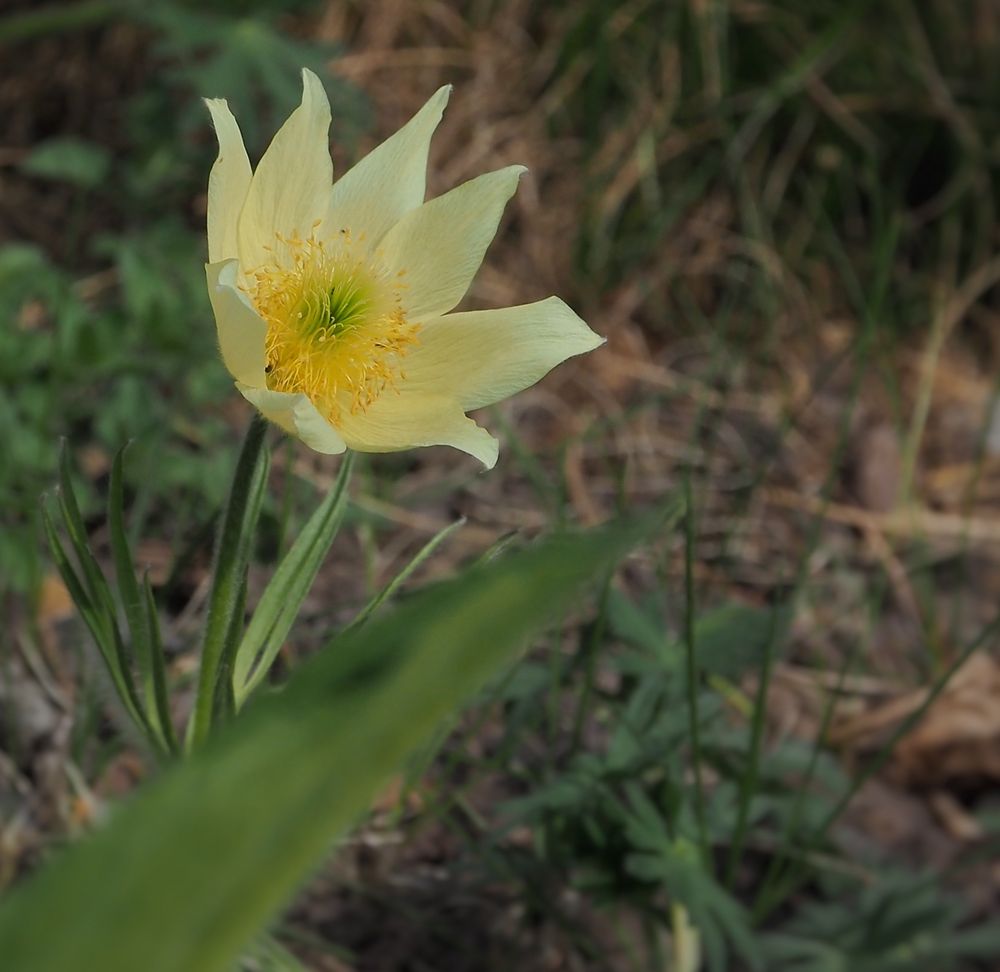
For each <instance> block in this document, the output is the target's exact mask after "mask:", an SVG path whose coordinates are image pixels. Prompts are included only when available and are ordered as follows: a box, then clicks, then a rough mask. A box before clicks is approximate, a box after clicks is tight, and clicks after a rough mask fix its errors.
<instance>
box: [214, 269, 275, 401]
mask: <svg viewBox="0 0 1000 972" xmlns="http://www.w3.org/2000/svg"><path fill="white" fill-rule="evenodd" d="M238 273H239V264H238V263H237V261H236V260H222V261H221V262H219V263H209V264H207V265H206V267H205V276H206V277H207V278H208V297H209V300H211V302H212V310H213V311H214V312H215V327H216V330H217V332H218V336H219V349H220V350H221V352H222V360H223V361H224V362H225V365H226V367H227V368H228V369H229V373H230V374H231V375H232V376H233V377H234V378H235V379H236V380H237V381H241V382H244V383H246V384H247V385H259V386H262V385H263V384H264V366H265V364H266V361H265V354H264V339H265V337H266V336H267V323H266V322H265V321H264V320H263V319H262V318H261V316H260V315H259V314H258V313H257V311H256V310H254V308H253V305H252V304H251V303H250V301H249V299H248V298H247V296H246V294H244V293H243V291H242V290H240V289H239V288H238V287H237V285H236V281H237V276H238Z"/></svg>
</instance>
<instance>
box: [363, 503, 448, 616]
mask: <svg viewBox="0 0 1000 972" xmlns="http://www.w3.org/2000/svg"><path fill="white" fill-rule="evenodd" d="M465 522H466V521H465V517H464V516H463V517H461V519H458V520H456V521H455V522H454V523H449V524H448V526H446V527H444V528H442V529H441V530H439V531H438V532H437V533H435V534H434V536H433V537H431V538H430V540H428V541H427V543H425V544H424V545H423V546H422V547H421V548H420V550H418V551H417V553H416V555H415V556H414V557H413V559H412V560H411V561H410V562H409V563H408V564H407V565H406V566H405V567H404V568H403V569H402V570H401V571H400V572H399V573H398V574H396V576H395V577H393V579H392V580H391V581H389V583H388V584H386V585H385V587H383V588H382V590H380V591H379V592H378V594H376V595H375V596H374V597H373V598H372V599H371V600H370V601H369V602H368V603H367V604H366V605H365V606H364V607H363V608H362V609H361V610H360V611H359V612H358V615H357V617H356V618H355V619H354V620H353V621H352V622H351V623H350V624H349V625H348V626H347V628H346V629H345V634H346V633H347V632H348V631H353V630H354V629H355V628H359V627H361V625H363V624H364V623H365V622H366V621H367V620H368V619H369V618H370V617H371V616H372V615H373V614H374V613H375V612H376V611H377V610H378V609H379V608H380V607H381V606H382V605H383V604H385V602H386V601H388V600H389V599H390V598H391V597H392V596H393V595H394V594H395V593H396V591H398V590H399V589H400V588H401V587H402V586H403V585H404V584H405V583H406V582H407V581H408V580H409V579H410V577H412V576H413V573H414V572H415V571H416V570H417V568H418V567H419V566H420V565H421V564H422V563H424V561H425V560H427V558H428V557H430V555H431V554H432V553H434V551H435V550H437V548H438V547H439V546H440V545H441V544H442V543H444V541H445V540H447V539H448V537H450V536H451V535H452V534H453V533H454V532H455V531H456V530H458V529H460V528H461V527H463V526H465Z"/></svg>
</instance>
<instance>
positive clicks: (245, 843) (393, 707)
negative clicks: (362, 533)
mask: <svg viewBox="0 0 1000 972" xmlns="http://www.w3.org/2000/svg"><path fill="white" fill-rule="evenodd" d="M649 526H650V525H649V523H648V522H647V523H641V524H636V523H632V524H629V525H615V526H612V527H609V528H605V529H602V530H599V531H594V532H592V533H589V534H586V535H576V536H562V537H557V538H554V539H551V540H549V541H547V542H545V543H542V544H540V545H538V546H537V547H535V548H534V549H531V550H529V551H526V552H523V553H519V554H516V555H512V556H510V557H506V558H499V559H498V560H497V561H494V562H493V563H491V564H489V565H486V566H484V567H481V568H478V569H475V570H470V571H468V572H467V573H466V574H465V575H464V576H463V577H461V578H460V579H457V580H455V581H453V582H451V583H449V584H445V585H441V586H439V587H436V588H434V589H433V590H430V591H427V592H425V593H424V594H422V595H420V596H417V597H414V598H413V599H412V600H411V601H410V602H409V603H408V604H406V605H405V606H404V607H402V608H400V609H399V610H398V611H397V612H396V613H394V614H392V615H390V616H388V617H386V618H384V619H382V618H379V619H375V620H373V621H372V622H371V623H370V624H368V625H366V626H365V627H363V628H361V629H359V630H358V631H357V632H356V633H355V634H354V635H353V636H349V637H347V638H345V639H343V640H342V641H341V642H339V643H338V645H337V650H336V651H326V652H323V653H321V654H319V655H318V656H316V657H314V658H313V659H311V660H310V661H309V662H307V663H306V664H304V665H303V666H302V667H301V668H300V669H299V670H298V671H296V672H295V673H294V674H293V676H292V678H291V679H290V680H289V683H288V684H287V686H286V687H285V689H284V690H283V691H282V692H280V693H278V694H276V695H273V696H268V697H265V698H262V699H260V700H259V701H257V702H256V703H255V704H253V705H250V706H248V707H247V710H246V712H245V713H244V715H242V716H241V717H240V718H239V719H237V720H236V721H234V722H232V723H230V724H228V725H227V726H226V727H225V729H224V730H223V731H222V732H220V733H219V735H218V736H217V737H214V738H213V739H212V740H211V741H210V742H209V744H208V745H207V746H205V747H204V748H203V749H200V750H198V751H197V752H196V753H195V754H194V755H193V756H192V758H191V759H190V760H188V761H186V762H185V763H183V764H180V765H178V766H176V767H175V768H173V769H172V770H170V771H168V772H167V773H165V774H164V776H163V777H161V778H160V779H159V780H158V781H157V782H156V783H154V784H152V785H151V786H149V788H148V789H146V790H145V791H144V792H141V793H139V794H138V795H137V796H136V797H135V798H134V799H133V800H132V801H131V803H130V804H129V805H127V806H125V807H123V808H122V809H121V810H120V811H119V813H118V815H117V817H116V819H114V820H112V821H111V823H110V824H109V825H108V826H107V828H106V829H104V830H102V831H101V832H99V833H97V834H95V835H93V836H92V837H91V838H90V839H89V840H87V841H85V842H83V843H82V844H80V845H78V846H76V847H74V848H71V849H69V850H68V851H66V852H65V853H64V854H63V856H62V857H61V858H60V859H57V860H55V861H53V862H52V863H51V865H50V866H49V868H48V870H47V871H45V872H43V873H42V874H40V875H39V876H38V877H37V878H36V879H35V880H34V881H31V882H29V884H28V885H27V886H25V887H24V888H22V889H21V891H20V892H19V893H17V894H15V895H14V896H12V897H11V898H10V899H9V900H8V901H7V902H6V903H5V905H4V906H3V907H2V908H0V954H2V955H3V956H4V963H5V965H6V966H8V967H10V968H16V969H17V970H18V972H43V970H44V972H52V970H55V969H100V970H102V972H135V970H136V969H143V970H144V972H168V970H169V972H180V970H184V972H212V970H222V969H227V968H229V967H230V963H231V962H232V960H233V959H234V957H235V956H236V954H237V953H238V952H239V950H240V949H241V948H243V947H244V946H246V944H247V943H248V942H249V941H250V939H251V938H252V937H253V935H254V934H255V933H256V932H257V931H259V930H260V928H261V926H262V925H264V923H265V922H266V921H267V920H268V919H269V918H270V917H271V916H272V915H273V913H274V912H275V910H276V909H278V908H279V907H280V906H281V905H282V904H283V903H284V902H285V901H286V900H287V899H288V896H289V894H290V893H291V892H292V891H293V890H294V888H295V886H296V885H297V884H298V882H299V881H301V879H302V877H303V876H304V875H305V874H306V873H307V872H308V871H309V870H310V869H311V868H313V867H315V866H316V865H317V863H318V862H319V861H320V860H321V859H322V856H323V854H324V853H325V852H326V851H327V850H328V848H329V846H330V841H331V840H332V839H333V838H334V837H335V836H336V835H337V834H339V833H341V832H342V831H343V830H344V829H345V828H347V827H348V826H350V824H351V823H352V822H353V821H354V820H355V819H356V817H357V815H358V814H360V813H362V812H363V811H364V810H365V808H366V806H367V805H368V801H369V800H370V799H371V796H372V794H373V793H374V792H375V790H376V788H377V786H378V785H379V784H380V783H381V782H382V781H383V780H384V779H385V777H386V775H387V774H389V773H390V772H391V771H392V770H393V769H394V768H395V767H397V766H398V765H399V763H400V762H401V760H402V758H403V757H404V755H405V754H406V753H407V752H408V751H410V750H412V749H413V748H414V747H415V746H417V745H418V744H419V743H420V742H421V741H422V740H424V739H426V738H427V736H428V735H429V734H430V733H431V732H432V731H433V729H434V728H435V726H436V725H437V724H438V722H439V721H440V720H441V718H442V717H443V716H445V715H446V714H447V713H448V712H449V711H450V710H451V709H452V708H453V707H454V706H455V705H457V704H458V703H460V702H461V701H462V700H463V699H465V698H467V697H469V695H470V694H471V693H472V692H474V691H475V690H476V689H477V688H478V687H479V686H481V685H482V684H483V682H484V681H485V680H486V679H487V678H488V677H489V676H490V675H491V674H493V673H494V672H495V671H496V669H497V668H498V667H499V666H500V665H502V664H504V663H505V662H506V661H508V660H509V659H510V657H511V656H512V654H513V652H514V651H515V650H516V649H517V648H518V647H519V646H522V645H523V643H524V640H525V638H526V637H527V635H528V634H529V633H530V632H532V631H534V630H536V629H537V628H538V627H539V626H540V625H541V624H543V623H544V622H545V621H546V620H548V619H551V618H552V617H553V616H556V615H557V614H558V613H559V612H560V611H562V610H564V609H566V608H568V607H569V606H570V605H571V604H574V603H577V598H578V597H579V591H580V588H581V587H582V586H583V585H585V584H586V583H587V582H588V581H589V580H590V579H591V578H594V577H596V576H599V575H600V574H601V573H602V572H604V571H606V570H607V569H608V568H609V567H610V566H611V565H612V564H613V563H614V562H615V561H616V560H617V559H618V558H619V557H621V555H622V554H623V553H624V552H625V551H626V550H627V549H628V548H629V547H630V546H632V545H633V544H634V543H636V542H638V540H639V539H640V538H641V537H642V536H644V535H646V534H648V530H649ZM53 929H58V933H57V934H56V933H53V931H52V930H53Z"/></svg>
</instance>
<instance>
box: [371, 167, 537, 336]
mask: <svg viewBox="0 0 1000 972" xmlns="http://www.w3.org/2000/svg"><path fill="white" fill-rule="evenodd" d="M526 171H527V169H525V168H524V166H521V165H512V166H509V167H508V168H506V169H500V170H499V171H497V172H489V173H487V174H486V175H482V176H479V177H478V178H477V179H472V180H470V181H469V182H466V183H464V184H463V185H461V186H459V187H458V188H457V189H452V190H451V192H447V193H445V194H444V195H443V196H438V197H437V199H432V200H431V201H430V202H426V203H424V204H423V205H422V206H420V207H419V208H418V209H414V210H412V211H411V212H409V213H407V214H406V215H405V216H404V217H403V218H402V219H401V220H400V221H399V222H398V223H396V225H395V226H393V228H392V229H391V230H389V232H388V233H386V235H385V238H384V239H383V240H382V244H381V246H380V247H379V253H380V255H381V257H382V259H383V261H384V262H385V264H386V266H387V267H389V269H390V270H391V271H393V272H401V273H402V277H401V278H400V280H401V282H402V285H403V291H402V300H403V306H404V308H405V310H406V312H407V316H408V317H409V319H410V320H412V321H422V320H426V319H428V318H431V317H440V316H441V315H442V314H447V313H448V311H450V310H451V309H452V308H453V307H454V306H455V305H456V304H457V303H458V302H459V301H460V300H461V299H462V297H463V296H464V295H465V292H466V291H467V290H468V289H469V284H470V283H472V278H473V277H474V276H475V275H476V271H477V270H478V269H479V265H480V264H481V263H482V262H483V256H484V255H485V253H486V248H487V247H488V246H489V245H490V242H491V241H492V240H493V237H494V236H495V235H496V231H497V226H498V225H499V224H500V217H501V216H502V215H503V210H504V206H506V205H507V200H508V199H510V197H511V196H512V195H514V190H515V189H517V182H518V179H520V177H521V175H522V173H524V172H526Z"/></svg>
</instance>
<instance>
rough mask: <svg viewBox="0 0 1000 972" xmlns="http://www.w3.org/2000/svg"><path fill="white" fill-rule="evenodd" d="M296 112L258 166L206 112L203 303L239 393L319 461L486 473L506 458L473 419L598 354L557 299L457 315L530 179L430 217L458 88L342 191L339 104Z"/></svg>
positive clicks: (221, 111) (442, 203) (446, 201)
mask: <svg viewBox="0 0 1000 972" xmlns="http://www.w3.org/2000/svg"><path fill="white" fill-rule="evenodd" d="M302 79H303V91H302V104H301V105H299V107H298V108H296V109H295V111H293V112H292V114H291V115H290V116H289V118H288V120H287V121H286V122H285V124H284V125H283V126H282V127H281V129H280V130H279V132H278V134H277V135H275V137H274V140H273V141H272V142H271V145H270V147H269V148H268V149H267V151H266V152H265V153H264V156H263V158H262V159H261V160H260V163H259V165H258V166H257V169H256V171H253V170H252V169H251V167H250V162H249V159H248V158H247V153H246V149H245V148H244V146H243V139H242V136H241V135H240V130H239V127H238V126H237V124H236V119H235V118H234V117H233V115H232V113H231V112H230V110H229V106H228V105H227V104H226V102H225V101H221V100H210V101H208V102H207V104H208V109H209V111H210V112H211V114H212V121H213V123H214V125H215V131H216V134H217V135H218V139H219V156H218V159H217V160H216V162H215V165H214V166H213V167H212V173H211V176H210V178H209V184H208V257H209V263H208V264H207V266H206V271H207V274H208V290H209V295H210V297H211V300H212V308H213V310H214V311H215V320H216V324H217V327H218V335H219V345H220V348H221V351H222V357H223V360H224V361H225V364H226V367H227V368H228V369H229V371H230V373H231V374H232V375H233V377H234V378H235V379H236V387H237V388H238V389H239V390H240V392H241V393H242V394H243V396H244V397H245V398H246V399H247V400H248V401H250V402H251V403H252V404H253V405H255V406H256V407H257V408H258V409H259V410H260V411H261V412H262V413H263V414H264V416H266V417H267V418H268V419H270V420H271V421H272V422H275V423H277V424H278V425H280V426H281V427H282V428H283V429H285V430H286V431H288V432H290V433H291V434H293V435H296V436H298V437H299V438H300V439H301V440H302V441H303V442H305V443H306V445H308V446H311V447H312V448H313V449H315V450H316V451H317V452H325V453H338V452H343V451H344V449H345V448H350V449H357V450H358V451H361V452H393V451H396V450H399V449H409V448H412V447H415V446H427V445H437V444H442V445H450V446H454V447H455V448H457V449H461V450H463V451H464V452H468V453H469V454H471V455H473V456H475V457H476V458H477V459H479V460H481V461H482V462H483V463H484V464H485V465H486V466H487V467H492V466H493V465H494V464H495V463H496V459H497V449H498V446H497V442H496V440H495V439H494V438H493V437H492V436H491V435H490V434H489V433H488V432H487V431H486V430H485V429H482V428H480V427H479V426H478V425H476V423H475V422H474V421H473V420H472V419H470V418H469V417H468V416H467V415H466V414H465V413H466V412H467V411H470V410H471V409H475V408H480V407H482V406H484V405H490V404H492V403H493V402H497V401H500V400H501V399H503V398H507V397H508V396H509V395H513V394H514V393H515V392H518V391H521V390H522V389H524V388H527V387H528V386H529V385H532V384H534V383H535V382H536V381H538V380H539V379H540V378H541V377H542V376H543V375H544V374H546V372H548V371H549V370H550V369H551V368H553V367H555V366H556V365H557V364H559V363H560V362H561V361H564V360H565V359H566V358H569V357H572V356H573V355H576V354H582V353H583V352H584V351H590V350H592V349H593V348H596V347H597V346H598V345H599V344H601V343H602V340H603V339H602V338H600V337H598V336H597V335H596V334H594V332H593V331H591V330H590V328H589V327H587V325H586V324H585V323H584V322H583V321H582V320H580V318H579V317H577V315H576V314H574V313H573V311H572V310H570V309H569V307H567V306H566V305H565V304H564V303H563V302H562V301H561V300H559V299H558V298H555V297H550V298H548V299H547V300H542V301H538V302H537V303H534V304H526V305H523V306H520V307H508V308H504V309H499V310H486V311H473V312H470V313H460V314H452V313H449V312H450V311H451V310H452V309H453V308H454V307H455V305H456V304H457V303H458V302H459V301H460V300H461V299H462V297H463V296H464V295H465V292H466V291H467V290H468V288H469V284H470V283H471V282H472V278H473V276H474V275H475V273H476V270H477V269H478V268H479V265H480V263H481V262H482V259H483V254H484V253H485V251H486V247H487V246H488V245H489V243H490V241H491V240H492V239H493V236H494V235H495V233H496V230H497V225H498V224H499V222H500V217H501V215H502V213H503V209H504V206H505V205H506V203H507V200H508V199H509V198H510V197H511V196H512V195H513V194H514V190H515V189H516V187H517V182H518V179H519V178H520V176H521V174H522V173H523V172H524V171H525V170H524V168H523V167H522V166H509V167H508V168H506V169H500V170H499V171H497V172H490V173H487V174H486V175H482V176H479V177H478V178H476V179H472V180H471V181H469V182H466V183H465V184H464V185H461V186H459V187H458V188H457V189H453V190H452V191H451V192H447V193H445V194H444V195H443V196H439V197H438V198H436V199H432V200H430V201H429V202H424V180H425V173H426V168H427V152H428V147H429V144H430V139H431V135H432V134H433V132H434V129H435V128H436V127H437V124H438V122H439V121H440V119H441V114H442V112H443V111H444V106H445V103H446V102H447V100H448V93H449V90H450V89H449V88H447V87H444V88H441V89H440V90H439V91H437V92H436V93H435V94H434V95H433V97H432V98H431V99H430V101H428V102H427V104H426V105H424V107H423V108H421V109H420V111H419V112H417V114H416V115H415V116H414V117H413V118H412V119H411V120H410V121H409V122H408V123H407V124H406V125H405V126H403V128H401V129H400V130H399V131H398V132H396V134H395V135H393V136H392V137H391V138H389V139H387V140H386V141H385V142H383V143H382V144H381V145H379V146H378V148H376V149H375V150H374V151H373V152H371V153H370V154H369V155H368V156H366V157H365V158H364V159H362V160H361V161H360V162H359V163H358V164H357V165H355V166H354V167H353V168H352V169H351V170H350V171H348V172H347V173H346V174H345V175H343V176H342V177H341V178H340V179H339V180H338V181H337V182H336V183H334V182H333V167H332V163H331V160H330V152H329V142H328V137H329V136H328V132H329V126H330V104H329V102H328V101H327V98H326V93H325V92H324V90H323V86H322V84H320V82H319V79H318V78H317V77H316V76H315V75H314V74H312V73H311V72H310V71H303V72H302Z"/></svg>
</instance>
